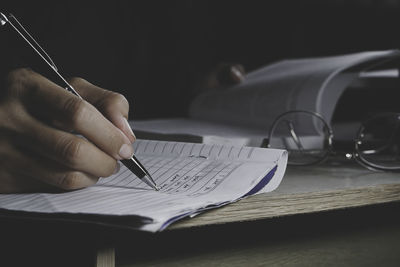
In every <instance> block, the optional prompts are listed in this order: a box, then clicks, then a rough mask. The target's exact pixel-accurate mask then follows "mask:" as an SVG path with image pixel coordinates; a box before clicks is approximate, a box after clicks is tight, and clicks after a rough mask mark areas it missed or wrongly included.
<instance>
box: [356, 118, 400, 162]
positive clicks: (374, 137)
mask: <svg viewBox="0 0 400 267" xmlns="http://www.w3.org/2000/svg"><path fill="white" fill-rule="evenodd" d="M356 151H357V153H358V156H359V158H360V159H361V160H363V161H364V162H365V163H371V164H374V165H377V166H378V167H380V168H384V169H385V168H388V169H391V168H399V169H400V155H399V152H400V114H394V113H393V114H383V115H379V116H376V117H374V118H372V119H370V120H368V121H367V122H365V123H364V124H363V126H362V128H361V130H360V132H359V134H358V140H357V143H356Z"/></svg>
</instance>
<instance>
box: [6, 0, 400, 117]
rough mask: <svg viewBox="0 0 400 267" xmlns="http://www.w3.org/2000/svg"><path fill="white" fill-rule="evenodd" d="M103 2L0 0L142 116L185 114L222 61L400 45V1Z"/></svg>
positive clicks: (70, 72)
mask: <svg viewBox="0 0 400 267" xmlns="http://www.w3.org/2000/svg"><path fill="white" fill-rule="evenodd" d="M103 2H104V1H96V2H87V1H81V2H77V1H63V2H61V1H52V2H40V1H8V2H7V1H6V2H4V4H2V5H0V6H3V7H4V11H6V10H7V11H6V12H12V13H14V15H15V16H17V17H18V18H19V20H20V21H21V22H22V23H23V24H24V25H26V26H27V28H28V30H29V31H30V32H31V33H32V34H33V35H34V36H35V37H36V38H37V39H38V41H39V43H41V44H42V46H43V47H44V48H45V50H47V51H48V52H49V54H50V55H51V56H52V58H53V59H54V61H55V62H56V63H57V65H58V66H59V68H60V69H61V71H62V72H63V73H65V76H81V77H83V78H85V79H87V80H89V81H91V82H92V83H94V84H97V85H99V86H102V87H104V88H108V89H111V90H114V91H118V92H121V93H123V94H124V95H125V96H126V97H127V98H128V99H129V101H130V103H131V114H130V118H135V119H139V118H153V117H171V116H182V115H185V112H186V110H187V106H188V104H189V103H190V100H191V99H192V98H193V96H194V95H195V94H196V93H197V91H196V89H195V84H196V83H198V82H199V81H200V80H201V79H202V77H203V76H204V75H205V74H206V73H207V71H209V70H210V69H211V68H212V67H213V66H215V65H216V64H218V63H220V62H228V63H241V64H243V65H244V67H245V68H246V70H248V71H250V70H252V69H255V68H257V67H260V66H262V65H265V64H268V63H271V62H273V61H276V60H279V59H283V58H294V57H311V56H325V55H334V54H342V53H350V52H357V51H364V50H381V49H392V48H399V47H400V36H399V33H398V25H400V23H399V22H400V21H399V20H400V16H399V15H400V12H399V11H400V1H399V0H390V1H389V0H387V1H367V0H364V1H361V0H360V1H355V0H353V1H344V0H343V1H327V0H325V1H318V0H313V1H311V0H303V1H294V0H293V1H288V0H283V1H282V0H281V1H250V0H247V1H204V0H203V1H195V0H182V1H107V2H105V3H103ZM4 11H3V12H4ZM4 42H6V43H7V42H10V40H4V37H3V38H2V40H1V43H3V45H4ZM6 45H7V44H6ZM11 46H12V47H9V48H7V50H11V51H10V53H16V54H19V52H18V51H20V50H18V49H19V48H18V46H16V45H11ZM3 53H4V49H3ZM2 57H3V58H4V57H7V55H5V56H4V55H3V56H2Z"/></svg>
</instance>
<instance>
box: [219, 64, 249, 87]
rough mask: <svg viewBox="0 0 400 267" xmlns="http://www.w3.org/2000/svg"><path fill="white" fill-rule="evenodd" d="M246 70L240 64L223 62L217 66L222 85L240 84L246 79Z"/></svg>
mask: <svg viewBox="0 0 400 267" xmlns="http://www.w3.org/2000/svg"><path fill="white" fill-rule="evenodd" d="M244 75H245V70H244V67H243V66H242V65H240V64H221V65H219V66H218V67H217V79H218V81H219V83H220V85H222V86H223V85H232V84H238V83H240V82H242V81H243V80H244Z"/></svg>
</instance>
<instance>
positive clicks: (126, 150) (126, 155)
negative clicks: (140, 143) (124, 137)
mask: <svg viewBox="0 0 400 267" xmlns="http://www.w3.org/2000/svg"><path fill="white" fill-rule="evenodd" d="M132 155H133V147H132V146H131V145H128V144H123V145H122V146H121V148H120V150H119V156H120V157H121V158H123V159H130V158H131V157H132Z"/></svg>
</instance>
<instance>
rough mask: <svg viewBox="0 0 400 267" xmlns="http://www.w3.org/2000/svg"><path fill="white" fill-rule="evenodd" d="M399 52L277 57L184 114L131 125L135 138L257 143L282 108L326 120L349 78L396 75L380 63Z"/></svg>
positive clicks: (201, 99) (196, 102)
mask: <svg viewBox="0 0 400 267" xmlns="http://www.w3.org/2000/svg"><path fill="white" fill-rule="evenodd" d="M399 55H400V51H398V50H388V51H376V52H362V53H355V54H349V55H342V56H331V57H321V58H308V59H292V60H283V61H279V62H277V63H274V64H271V65H267V66H266V67H263V68H261V69H258V70H256V71H253V72H250V73H248V74H247V75H246V76H245V80H244V81H243V82H242V83H240V84H238V85H235V86H232V87H229V88H224V89H220V90H214V91H208V92H204V93H203V94H201V95H199V96H197V97H196V98H195V99H194V101H193V102H192V103H191V105H190V110H189V118H171V119H161V120H145V121H134V122H131V126H132V128H133V129H134V130H135V133H136V135H137V136H138V137H140V138H150V139H162V140H182V139H184V140H190V141H191V142H203V143H209V144H216V143H226V144H236V145H250V146H260V145H261V144H262V143H263V141H264V139H265V138H267V136H268V131H269V128H270V126H271V124H272V123H273V121H274V120H275V119H276V118H277V117H278V116H279V115H280V114H282V113H284V112H286V111H290V110H308V111H313V112H317V113H319V114H321V115H322V116H323V117H324V119H325V120H326V121H327V122H328V123H330V122H331V120H332V117H333V114H334V111H335V108H336V105H337V103H338V100H339V98H340V97H341V95H342V94H343V92H344V91H345V89H346V88H348V87H349V85H350V84H352V83H354V82H355V81H357V80H360V79H361V80H362V79H364V80H365V79H371V78H374V77H388V78H390V77H398V70H397V69H395V70H394V71H391V70H389V71H383V72H382V71H379V68H380V67H381V66H385V64H384V63H387V62H389V61H392V60H393V59H395V58H398V57H399ZM396 71H397V72H396ZM359 100H360V101H362V97H361V98H360V99H359Z"/></svg>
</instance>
